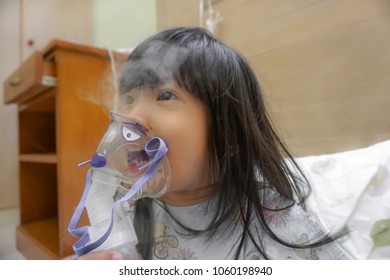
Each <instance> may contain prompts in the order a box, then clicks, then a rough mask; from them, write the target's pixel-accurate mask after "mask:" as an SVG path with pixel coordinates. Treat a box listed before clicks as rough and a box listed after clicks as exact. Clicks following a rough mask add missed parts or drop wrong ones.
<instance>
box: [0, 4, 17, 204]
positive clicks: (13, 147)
mask: <svg viewBox="0 0 390 280" xmlns="http://www.w3.org/2000/svg"><path fill="white" fill-rule="evenodd" d="M19 13H20V5H19V2H18V1H12V0H2V1H0V61H1V67H0V80H1V81H4V79H5V78H6V77H8V76H9V75H11V73H12V71H13V70H14V69H16V67H17V66H18V65H19V63H20V61H21V56H20V52H19V51H18V49H19V38H20V37H19V21H18V18H19ZM15 50H16V51H15ZM3 99H4V94H3V86H2V85H1V87H0V135H1V140H0V182H1V183H0V209H1V208H7V207H12V206H15V205H17V204H18V201H19V193H18V188H19V173H18V146H17V144H18V130H17V121H18V119H17V109H16V106H15V105H11V106H5V105H4V103H3Z"/></svg>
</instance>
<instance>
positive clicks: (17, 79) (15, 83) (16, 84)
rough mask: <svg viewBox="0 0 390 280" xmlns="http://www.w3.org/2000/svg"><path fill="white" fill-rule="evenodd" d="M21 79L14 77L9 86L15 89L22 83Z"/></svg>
mask: <svg viewBox="0 0 390 280" xmlns="http://www.w3.org/2000/svg"><path fill="white" fill-rule="evenodd" d="M22 81H23V79H22V78H21V77H14V78H12V79H11V80H10V81H9V84H10V86H13V87H16V86H18V85H20V84H21V83H22Z"/></svg>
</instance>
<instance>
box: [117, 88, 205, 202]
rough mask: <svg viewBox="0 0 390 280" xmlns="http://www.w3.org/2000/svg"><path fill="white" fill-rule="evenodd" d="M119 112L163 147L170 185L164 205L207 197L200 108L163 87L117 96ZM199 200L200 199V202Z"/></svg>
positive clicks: (190, 98)
mask: <svg viewBox="0 0 390 280" xmlns="http://www.w3.org/2000/svg"><path fill="white" fill-rule="evenodd" d="M119 104H120V105H119V112H120V113H122V114H125V115H127V116H130V117H132V118H135V119H138V120H140V121H141V122H143V123H144V124H146V125H147V126H148V127H149V129H150V132H151V135H150V136H151V137H153V136H158V137H160V138H162V139H163V140H164V141H165V142H166V144H167V146H168V149H169V151H168V153H167V157H168V159H169V164H170V167H171V173H172V181H171V185H170V187H169V188H168V192H167V194H166V195H165V196H164V198H163V199H165V201H166V202H168V203H172V204H177V205H184V204H186V202H185V201H187V202H190V201H189V200H194V201H192V202H193V203H195V202H196V200H202V199H204V197H205V196H210V195H211V193H212V191H211V189H212V187H211V186H210V182H209V171H210V166H209V151H208V142H207V140H208V135H207V131H208V127H207V116H206V112H205V107H204V105H203V104H202V103H201V102H200V101H199V100H198V99H196V98H195V97H194V96H193V95H191V94H190V93H188V92H187V91H186V90H185V89H183V88H181V87H178V86H172V85H169V84H163V85H161V86H160V87H158V88H154V89H151V88H147V87H145V88H144V87H139V88H135V89H132V90H131V91H130V92H127V93H125V94H122V95H121V98H120V101H119ZM201 197H202V198H201Z"/></svg>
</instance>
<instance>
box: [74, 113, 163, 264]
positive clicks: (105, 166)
mask: <svg viewBox="0 0 390 280" xmlns="http://www.w3.org/2000/svg"><path fill="white" fill-rule="evenodd" d="M167 152H168V149H167V147H166V144H165V142H164V141H163V140H162V139H161V138H158V137H150V130H149V129H148V127H147V126H146V125H144V124H142V122H140V121H138V120H136V119H133V118H130V117H127V116H125V115H122V114H118V113H113V112H112V113H111V122H110V125H109V127H108V129H107V131H106V133H105V135H104V136H103V138H102V140H101V142H100V144H99V146H98V149H97V151H96V153H95V154H94V155H93V157H92V159H91V160H89V161H87V162H85V163H82V164H80V165H84V164H88V163H89V164H90V165H91V168H90V169H89V170H88V173H87V179H86V184H85V188H84V192H83V195H82V197H81V200H80V202H79V204H78V205H77V207H76V209H75V211H74V213H73V216H72V219H71V221H70V223H69V227H68V230H69V232H70V233H71V234H72V235H73V236H76V237H80V239H79V240H78V241H76V242H75V244H74V245H73V250H74V251H75V253H76V254H77V255H78V256H81V255H84V254H86V253H89V252H91V251H103V250H116V251H120V252H121V253H122V255H123V256H124V257H125V258H129V259H134V258H135V259H136V258H138V254H137V251H136V249H135V246H136V244H137V243H138V241H137V236H136V234H135V231H134V228H133V223H132V219H131V217H130V216H131V215H129V213H130V212H131V208H132V207H133V205H134V202H135V201H136V200H137V199H140V198H142V197H152V198H153V197H160V196H162V195H163V194H164V193H165V192H166V190H167V188H168V186H169V183H170V179H171V174H170V168H169V163H168V159H167V157H166V156H165V155H166V153H167ZM84 207H85V208H86V210H87V214H88V218H89V222H90V226H83V227H80V228H76V226H77V224H78V223H79V220H80V217H81V215H82V212H83V210H84Z"/></svg>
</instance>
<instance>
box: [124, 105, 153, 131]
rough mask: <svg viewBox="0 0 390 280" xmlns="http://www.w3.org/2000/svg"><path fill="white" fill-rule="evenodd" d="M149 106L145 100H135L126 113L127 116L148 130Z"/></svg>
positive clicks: (149, 119)
mask: <svg viewBox="0 0 390 280" xmlns="http://www.w3.org/2000/svg"><path fill="white" fill-rule="evenodd" d="M151 109H152V108H151V106H150V103H149V102H146V100H142V99H141V100H137V102H135V104H134V105H133V106H131V109H130V110H129V111H128V112H127V114H126V115H127V116H129V117H131V118H133V119H135V120H136V121H138V122H139V123H140V124H143V125H146V126H147V127H148V128H150V121H151V113H152V112H151Z"/></svg>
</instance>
